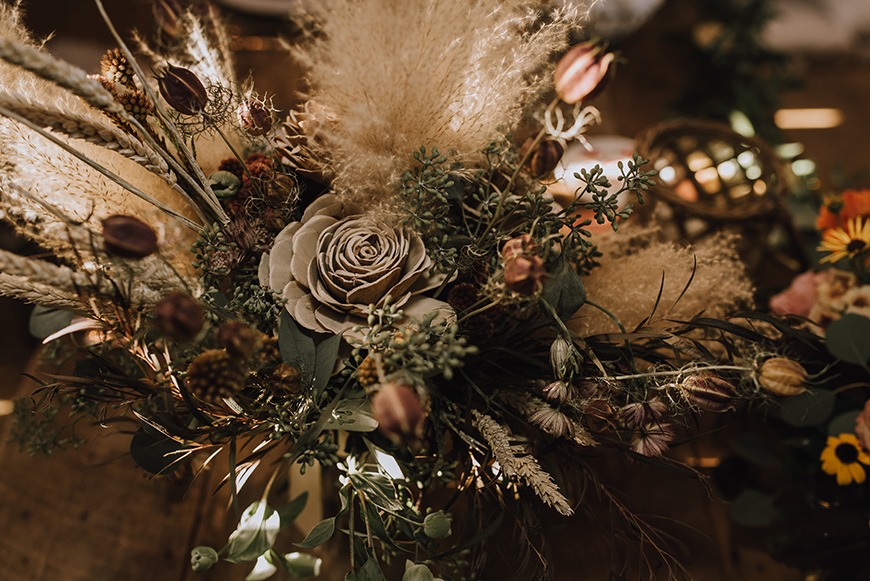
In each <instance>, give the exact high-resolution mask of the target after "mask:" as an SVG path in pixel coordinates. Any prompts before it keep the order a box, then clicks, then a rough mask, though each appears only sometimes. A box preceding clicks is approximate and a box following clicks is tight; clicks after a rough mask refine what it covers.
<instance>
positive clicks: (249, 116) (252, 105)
mask: <svg viewBox="0 0 870 581" xmlns="http://www.w3.org/2000/svg"><path fill="white" fill-rule="evenodd" d="M237 113H238V116H239V123H240V124H241V126H242V129H244V130H245V131H247V132H248V135H266V134H267V133H269V132H270V131H271V130H272V123H273V119H272V112H271V111H270V110H269V109H268V108H267V107H266V105H265V104H263V102H262V101H260V100H258V99H254V98H252V97H248V98H247V99H245V100H244V101H242V102H241V103H240V104H239V108H238V111H237Z"/></svg>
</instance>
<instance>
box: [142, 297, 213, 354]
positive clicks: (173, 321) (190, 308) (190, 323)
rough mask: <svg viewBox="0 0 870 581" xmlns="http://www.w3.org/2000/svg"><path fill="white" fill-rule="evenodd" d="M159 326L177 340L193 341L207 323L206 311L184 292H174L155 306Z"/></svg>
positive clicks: (163, 331)
mask: <svg viewBox="0 0 870 581" xmlns="http://www.w3.org/2000/svg"><path fill="white" fill-rule="evenodd" d="M154 315H155V322H156V323H157V328H158V329H159V330H160V332H162V333H163V334H164V335H166V336H167V337H169V338H170V339H174V340H176V341H182V342H185V341H191V340H193V339H194V338H196V336H197V335H199V332H200V331H201V330H202V326H203V324H205V311H203V310H202V307H201V306H199V303H198V302H197V301H196V300H194V299H192V298H191V297H189V296H187V295H186V294H184V293H180V292H174V293H171V294H169V295H167V296H166V297H164V298H163V299H161V300H160V302H158V303H157V305H156V306H155V307H154Z"/></svg>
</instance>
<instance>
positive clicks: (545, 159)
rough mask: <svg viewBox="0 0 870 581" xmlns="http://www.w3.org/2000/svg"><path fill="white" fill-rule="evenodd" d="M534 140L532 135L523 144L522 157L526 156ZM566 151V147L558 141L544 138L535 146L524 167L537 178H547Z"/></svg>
mask: <svg viewBox="0 0 870 581" xmlns="http://www.w3.org/2000/svg"><path fill="white" fill-rule="evenodd" d="M534 141H535V140H534V139H533V138H531V137H530V138H529V139H527V140H526V142H525V143H523V146H522V147H521V148H520V159H523V158H525V156H526V153H528V151H529V148H531V146H532V143H534ZM564 153H565V148H564V147H562V145H561V144H560V143H559V142H558V141H553V140H551V139H544V140H542V141H541V142H539V143H538V144H537V145H536V146H535V150H534V151H533V152H532V154H531V155H530V156H529V158H528V159H527V160H526V163H525V165H523V168H524V169H525V170H526V171H527V172H529V175H530V176H532V177H533V178H535V179H542V178H545V177H547V176H548V175H550V173H552V171H553V170H554V169H556V166H557V165H559V160H561V159H562V154H564Z"/></svg>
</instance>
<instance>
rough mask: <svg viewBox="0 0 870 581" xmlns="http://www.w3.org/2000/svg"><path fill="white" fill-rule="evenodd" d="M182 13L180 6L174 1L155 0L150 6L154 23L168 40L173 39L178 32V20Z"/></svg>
mask: <svg viewBox="0 0 870 581" xmlns="http://www.w3.org/2000/svg"><path fill="white" fill-rule="evenodd" d="M182 13H183V10H182V9H181V6H180V5H179V4H178V2H176V1H175V0H155V2H154V3H153V4H152V5H151V14H152V16H154V22H155V23H156V24H157V26H158V27H159V28H160V30H162V31H163V34H165V35H166V36H168V37H170V38H175V37H176V36H177V35H178V33H179V32H180V29H181V26H180V25H179V19H180V18H181V14H182Z"/></svg>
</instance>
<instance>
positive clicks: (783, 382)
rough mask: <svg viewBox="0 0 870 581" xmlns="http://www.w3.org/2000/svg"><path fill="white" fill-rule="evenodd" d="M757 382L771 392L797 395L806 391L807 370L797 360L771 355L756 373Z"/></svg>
mask: <svg viewBox="0 0 870 581" xmlns="http://www.w3.org/2000/svg"><path fill="white" fill-rule="evenodd" d="M755 377H756V379H757V380H758V383H759V384H760V385H761V387H763V388H764V389H766V390H767V391H769V392H771V393H775V394H776V395H783V396H792V395H798V394H800V393H803V392H804V391H806V389H807V388H806V386H805V385H804V382H805V381H806V379H807V371H806V369H804V368H803V366H802V365H801V364H800V363H798V362H797V361H792V360H791V359H786V358H784V357H771V358H770V359H768V360H767V361H765V362H764V363H763V364H762V365H761V369H759V370H758V372H757V373H756V376H755Z"/></svg>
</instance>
